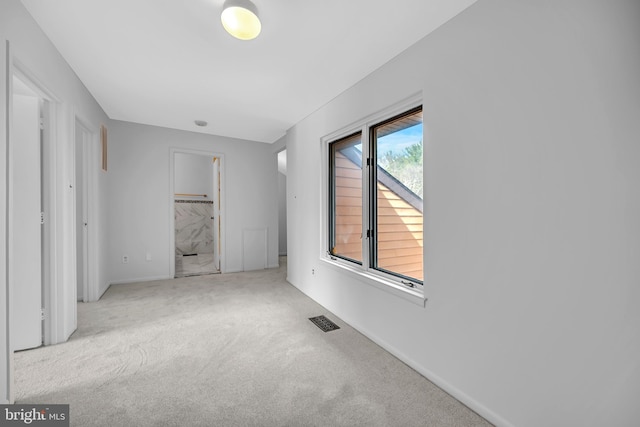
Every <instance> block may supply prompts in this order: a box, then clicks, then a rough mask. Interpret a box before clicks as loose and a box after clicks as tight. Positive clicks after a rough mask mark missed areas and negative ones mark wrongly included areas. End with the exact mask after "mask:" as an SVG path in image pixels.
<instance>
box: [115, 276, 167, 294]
mask: <svg viewBox="0 0 640 427" xmlns="http://www.w3.org/2000/svg"><path fill="white" fill-rule="evenodd" d="M167 279H174V277H173V276H152V277H138V278H137V279H124V280H114V281H113V282H109V286H111V285H126V284H128V283H137V282H153V281H154V280H167ZM109 286H107V289H108V288H109ZM105 292H106V289H105Z"/></svg>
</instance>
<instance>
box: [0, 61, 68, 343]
mask: <svg viewBox="0 0 640 427" xmlns="http://www.w3.org/2000/svg"><path fill="white" fill-rule="evenodd" d="M8 57H9V61H10V64H9V66H8V70H10V72H9V73H8V74H10V75H9V76H7V78H10V79H13V77H14V76H16V77H18V78H19V79H20V80H22V81H23V82H24V83H26V84H27V85H28V86H29V87H30V88H31V89H32V90H33V91H34V92H36V93H37V94H38V96H40V97H41V98H42V99H43V100H45V103H44V112H43V113H44V120H43V121H44V129H45V131H44V134H43V140H44V141H43V147H42V179H43V186H42V194H43V206H42V209H43V212H44V213H45V222H44V227H43V243H42V247H43V249H42V250H43V253H42V260H43V293H42V294H43V308H44V325H43V329H44V330H43V332H44V333H43V340H44V345H51V344H58V343H61V342H64V341H66V340H67V339H68V338H69V336H70V335H71V333H73V331H74V330H75V329H76V325H77V323H76V318H75V316H76V315H77V303H76V301H75V286H76V285H75V280H74V277H75V270H74V269H73V268H70V265H69V264H70V263H69V261H70V260H69V259H68V258H69V257H70V255H71V254H70V252H71V251H69V248H68V246H67V245H68V242H67V241H66V240H67V239H65V235H68V234H67V233H68V228H69V227H68V225H67V221H68V220H67V219H66V218H68V217H69V214H70V212H68V210H69V202H68V200H69V196H68V193H69V192H72V191H73V185H72V182H73V181H72V178H71V177H69V176H68V174H67V172H66V170H65V169H64V168H62V165H64V164H66V163H67V159H68V158H69V157H68V154H69V153H68V151H69V147H68V144H65V143H64V142H65V141H68V140H69V137H70V136H72V135H73V132H72V131H71V130H70V129H69V128H68V126H69V125H68V123H67V121H66V120H65V117H69V116H71V115H67V114H68V111H69V107H68V106H66V105H65V104H63V103H62V102H61V100H60V98H58V97H57V96H56V95H55V94H54V93H53V92H52V91H50V90H49V89H48V88H47V87H46V85H45V84H44V83H42V81H41V80H40V79H39V78H38V77H37V76H36V75H35V74H34V73H32V72H30V71H29V69H28V68H27V67H26V66H25V65H23V64H22V63H21V62H20V60H19V59H18V58H17V55H16V54H15V52H13V53H12V54H11V55H8ZM12 90H13V89H12V88H11V89H10V91H11V93H9V94H8V96H9V99H11V98H12V96H13V93H12ZM9 109H11V107H9ZM9 114H11V113H10V112H9ZM71 117H72V116H71ZM8 143H9V146H10V145H11V138H9V141H8ZM67 179H68V180H69V181H67ZM8 185H10V183H9V184H8ZM71 204H72V202H71ZM8 209H9V211H10V210H11V207H10V206H9V207H8ZM71 265H74V264H71ZM70 270H73V271H70ZM71 284H73V287H74V291H73V294H70V293H71V289H70V288H71ZM9 286H10V284H9ZM72 297H73V302H72V301H71V299H72Z"/></svg>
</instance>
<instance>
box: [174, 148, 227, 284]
mask: <svg viewBox="0 0 640 427" xmlns="http://www.w3.org/2000/svg"><path fill="white" fill-rule="evenodd" d="M176 153H183V154H197V155H201V156H207V157H211V158H213V157H218V158H219V159H220V206H219V207H218V209H219V211H220V235H219V236H218V238H219V239H220V273H227V256H226V255H227V253H226V252H227V250H226V247H227V245H226V236H227V232H226V224H227V199H226V191H225V188H226V185H227V179H226V176H225V168H226V161H225V157H224V154H222V153H219V152H215V151H205V150H192V149H188V148H179V147H170V148H169V274H170V277H171V278H173V277H175V275H176V261H175V260H176V224H175V220H174V215H175V208H174V204H175V196H174V194H175V190H174V185H175V154H176Z"/></svg>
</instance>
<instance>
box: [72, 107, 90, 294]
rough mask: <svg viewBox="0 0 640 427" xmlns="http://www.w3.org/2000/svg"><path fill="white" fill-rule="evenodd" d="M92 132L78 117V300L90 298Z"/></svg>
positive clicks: (76, 205)
mask: <svg viewBox="0 0 640 427" xmlns="http://www.w3.org/2000/svg"><path fill="white" fill-rule="evenodd" d="M91 136H92V135H91V131H90V130H89V129H88V128H87V126H85V125H84V124H83V123H82V122H81V121H80V120H79V119H78V117H76V122H75V141H74V142H75V153H74V154H75V155H74V158H75V189H76V191H75V218H76V220H75V230H76V292H77V293H76V299H77V300H78V301H82V302H88V301H90V300H91V299H90V298H89V233H88V226H89V215H88V214H89V203H88V201H89V200H88V199H89V173H88V172H89V171H88V164H89V161H88V158H89V150H90V148H91Z"/></svg>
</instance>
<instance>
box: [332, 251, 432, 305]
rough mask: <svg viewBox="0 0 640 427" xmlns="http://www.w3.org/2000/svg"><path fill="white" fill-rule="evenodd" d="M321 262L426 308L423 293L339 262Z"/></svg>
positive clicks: (425, 299)
mask: <svg viewBox="0 0 640 427" xmlns="http://www.w3.org/2000/svg"><path fill="white" fill-rule="evenodd" d="M320 261H321V262H324V263H325V264H327V266H329V267H330V268H332V269H333V270H336V271H340V272H344V273H346V274H347V275H349V276H350V277H352V278H354V279H357V280H359V281H361V282H363V283H365V284H367V285H370V286H373V287H375V288H378V289H380V290H382V291H385V292H388V293H390V294H392V295H395V296H396V297H398V298H401V299H404V300H405V301H409V302H411V303H413V304H416V305H419V306H421V307H424V306H425V304H426V302H427V298H426V297H425V296H424V294H423V292H422V291H419V290H416V289H411V288H407V287H406V286H403V285H401V284H398V283H396V282H394V281H392V280H387V279H385V278H384V277H381V276H378V275H376V274H372V273H368V272H366V271H362V270H360V269H358V268H354V267H352V266H350V265H347V264H346V263H344V262H341V261H339V260H332V259H328V258H324V257H321V258H320Z"/></svg>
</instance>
